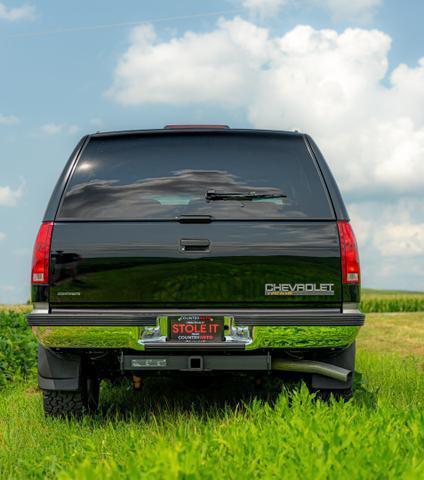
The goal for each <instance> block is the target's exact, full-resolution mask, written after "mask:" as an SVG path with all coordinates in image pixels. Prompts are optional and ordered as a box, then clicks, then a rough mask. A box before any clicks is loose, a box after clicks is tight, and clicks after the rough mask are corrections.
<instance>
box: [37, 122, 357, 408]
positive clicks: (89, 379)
mask: <svg viewBox="0 0 424 480" xmlns="http://www.w3.org/2000/svg"><path fill="white" fill-rule="evenodd" d="M359 295H360V271H359V259H358V252H357V247H356V241H355V237H354V234H353V231H352V229H351V226H350V224H349V217H348V214H347V212H346V209H345V206H344V204H343V201H342V198H341V196H340V193H339V190H338V188H337V186H336V183H335V181H334V178H333V176H332V175H331V173H330V170H329V168H328V166H327V164H326V162H325V160H324V158H323V156H322V155H321V153H320V151H319V150H318V148H317V146H316V145H315V143H314V142H313V140H312V139H311V138H310V137H309V136H308V135H305V134H301V133H298V132H280V131H265V130H240V129H230V128H228V127H226V126H217V125H215V126H214V125H206V126H202V125H194V126H193V125H191V126H190V125H184V126H183V125H180V126H177V125H174V126H168V127H166V128H164V129H162V130H142V131H123V132H112V133H97V134H94V135H88V136H86V137H84V138H83V139H82V140H81V141H80V143H79V144H78V146H77V147H76V149H75V150H74V152H73V153H72V155H71V157H70V159H69V161H68V163H67V164H66V166H65V169H64V170H63V173H62V175H61V177H60V178H59V181H58V183H57V185H56V187H55V189H54V192H53V194H52V197H51V199H50V202H49V204H48V207H47V210H46V213H45V216H44V220H43V223H42V225H41V227H40V231H39V233H38V236H37V240H36V243H35V247H34V257H33V267H32V302H33V306H34V309H33V311H32V313H30V314H29V315H28V322H29V325H31V326H32V327H33V331H34V333H35V335H36V336H37V338H38V340H39V344H40V347H39V364H38V370H39V386H40V388H41V389H42V390H43V393H44V407H45V412H46V414H49V415H62V414H69V413H73V414H79V413H81V412H83V411H88V410H92V409H95V408H96V406H97V404H98V396H99V382H100V380H101V379H102V378H113V377H116V376H117V375H125V376H128V377H130V378H133V379H134V381H135V384H136V385H139V384H140V381H141V380H140V377H143V376H148V375H157V374H167V375H169V374H175V373H178V374H179V375H190V374H198V375H199V374H201V375H206V374H210V373H219V372H221V373H222V372H223V371H225V372H251V373H252V374H253V375H258V376H259V375H262V374H265V373H268V374H270V373H276V372H279V373H280V374H281V373H285V372H297V373H298V374H300V375H302V376H304V378H305V380H306V381H307V382H308V384H309V386H310V388H311V389H313V390H318V391H320V392H321V393H323V394H324V395H325V394H326V395H328V394H329V393H330V392H331V393H333V394H335V395H339V396H343V397H349V395H350V394H351V387H352V374H353V371H354V359H355V337H356V335H357V333H358V330H359V328H360V326H361V325H362V324H363V321H364V315H363V314H362V313H361V312H360V311H359V310H358V304H359Z"/></svg>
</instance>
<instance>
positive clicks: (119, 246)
mask: <svg viewBox="0 0 424 480" xmlns="http://www.w3.org/2000/svg"><path fill="white" fill-rule="evenodd" d="M51 260H52V284H51V288H50V302H51V304H52V305H53V306H55V305H56V306H62V307H66V306H69V307H82V306H85V307H90V306H92V307H94V306H95V307H99V306H101V305H105V306H115V307H117V308H121V307H122V308H128V307H142V308H148V307H153V308H155V307H161V308H173V307H181V308H209V307H215V308H219V307H234V308H236V307H244V308H248V307H252V308H253V307H259V308H261V307H264V308H278V307H281V308H304V307H305V308H317V307H318V308H319V307H322V308H334V307H340V306H341V272H340V270H341V268H340V249H339V239H338V232H337V225H336V223H335V222H331V221H328V222H326V221H323V222H316V221H315V222H299V221H296V222H278V221H277V222H269V221H268V222H267V221H248V222H243V221H238V222H219V221H216V222H211V223H209V224H181V223H179V222H149V221H144V222H93V223H87V222H58V223H56V224H55V226H54V230H53V238H52V247H51Z"/></svg>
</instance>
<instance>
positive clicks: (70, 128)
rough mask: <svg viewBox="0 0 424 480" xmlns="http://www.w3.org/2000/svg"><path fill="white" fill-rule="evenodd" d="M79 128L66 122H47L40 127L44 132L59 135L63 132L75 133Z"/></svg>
mask: <svg viewBox="0 0 424 480" xmlns="http://www.w3.org/2000/svg"><path fill="white" fill-rule="evenodd" d="M79 129H80V128H79V127H78V126H77V125H67V124H65V123H46V124H44V125H42V126H41V128H40V130H41V131H42V133H45V134H46V135H57V134H59V133H63V132H65V133H68V134H69V135H74V134H76V133H77V132H79Z"/></svg>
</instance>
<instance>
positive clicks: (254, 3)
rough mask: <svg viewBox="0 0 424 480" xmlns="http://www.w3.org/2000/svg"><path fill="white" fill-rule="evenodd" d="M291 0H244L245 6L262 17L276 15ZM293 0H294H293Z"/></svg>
mask: <svg viewBox="0 0 424 480" xmlns="http://www.w3.org/2000/svg"><path fill="white" fill-rule="evenodd" d="M289 1H290V0H243V1H242V5H243V7H245V8H247V9H248V10H249V12H251V13H253V14H254V15H259V16H260V17H262V18H265V17H272V16H273V15H276V14H277V13H278V12H279V11H280V10H281V9H282V7H284V6H285V5H287V4H288V3H289ZM292 1H293V0H292Z"/></svg>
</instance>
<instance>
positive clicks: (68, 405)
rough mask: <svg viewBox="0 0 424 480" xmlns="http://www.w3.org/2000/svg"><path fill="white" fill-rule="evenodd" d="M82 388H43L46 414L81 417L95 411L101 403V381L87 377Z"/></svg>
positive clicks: (49, 415)
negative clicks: (70, 389) (65, 389)
mask: <svg viewBox="0 0 424 480" xmlns="http://www.w3.org/2000/svg"><path fill="white" fill-rule="evenodd" d="M82 383H83V385H82V388H81V390H77V391H63V390H43V403H44V414H45V415H46V416H48V417H81V416H82V415H84V414H87V413H95V412H96V410H97V407H98V405H99V391H100V389H99V387H100V382H99V379H98V378H96V377H89V378H86V379H85V381H84V382H82Z"/></svg>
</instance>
